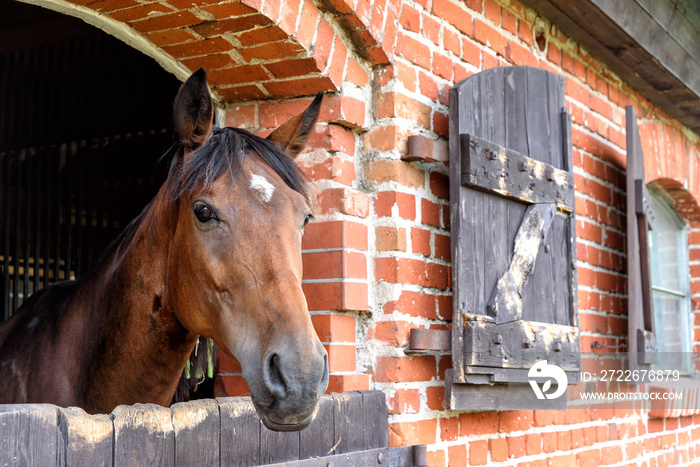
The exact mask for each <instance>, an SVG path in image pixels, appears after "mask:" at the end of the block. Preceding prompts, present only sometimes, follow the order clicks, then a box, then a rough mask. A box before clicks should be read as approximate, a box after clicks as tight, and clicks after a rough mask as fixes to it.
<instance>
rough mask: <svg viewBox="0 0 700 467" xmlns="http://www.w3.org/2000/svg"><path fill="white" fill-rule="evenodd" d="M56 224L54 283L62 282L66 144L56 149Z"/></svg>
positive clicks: (54, 235) (54, 233)
mask: <svg viewBox="0 0 700 467" xmlns="http://www.w3.org/2000/svg"><path fill="white" fill-rule="evenodd" d="M56 149H57V151H56V174H57V177H56V179H57V180H56V222H55V223H54V229H55V230H54V232H53V237H54V238H55V241H54V249H53V282H58V281H59V280H60V277H59V276H60V266H61V216H63V210H64V206H63V205H62V198H63V196H62V195H63V186H62V185H63V173H62V167H61V159H63V155H64V153H65V152H66V144H65V143H62V144H61V145H60V146H59V147H57V148H56Z"/></svg>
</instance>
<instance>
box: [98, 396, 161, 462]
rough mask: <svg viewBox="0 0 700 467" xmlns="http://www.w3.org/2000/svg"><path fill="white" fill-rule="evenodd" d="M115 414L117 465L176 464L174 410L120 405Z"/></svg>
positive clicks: (149, 406)
mask: <svg viewBox="0 0 700 467" xmlns="http://www.w3.org/2000/svg"><path fill="white" fill-rule="evenodd" d="M112 417H113V421H114V462H115V464H116V465H162V466H174V465H175V430H174V428H173V423H172V416H171V413H170V409H168V408H165V407H161V406H159V405H155V404H135V405H133V406H125V405H120V406H118V407H117V408H116V409H114V410H113V411H112Z"/></svg>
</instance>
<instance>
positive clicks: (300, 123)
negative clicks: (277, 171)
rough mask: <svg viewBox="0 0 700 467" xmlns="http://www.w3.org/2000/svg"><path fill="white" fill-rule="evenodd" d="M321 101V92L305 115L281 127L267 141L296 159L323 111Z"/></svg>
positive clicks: (302, 114)
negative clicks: (320, 112)
mask: <svg viewBox="0 0 700 467" xmlns="http://www.w3.org/2000/svg"><path fill="white" fill-rule="evenodd" d="M321 100H323V93H322V92H319V93H318V94H316V97H315V98H314V100H313V102H311V104H310V105H309V107H308V108H307V109H306V110H305V111H304V112H303V113H301V114H299V115H297V116H296V117H294V118H292V119H291V120H289V121H288V122H286V123H283V124H282V125H280V126H279V128H277V129H276V130H274V131H273V132H272V133H270V135H269V136H268V137H267V139H269V140H270V141H272V142H273V143H275V144H276V145H277V146H279V147H280V148H282V150H284V152H285V153H287V155H288V156H289V157H291V158H295V157H296V156H297V155H298V154H299V153H300V152H301V151H303V150H304V147H305V146H306V142H307V141H308V140H309V136H310V135H311V130H312V129H313V127H314V124H315V123H316V119H318V113H319V111H320V110H321Z"/></svg>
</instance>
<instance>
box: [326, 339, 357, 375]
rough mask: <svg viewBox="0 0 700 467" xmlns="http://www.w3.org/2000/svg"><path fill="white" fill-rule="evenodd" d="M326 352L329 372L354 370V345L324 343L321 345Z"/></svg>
mask: <svg viewBox="0 0 700 467" xmlns="http://www.w3.org/2000/svg"><path fill="white" fill-rule="evenodd" d="M323 347H324V348H325V349H326V352H328V371H329V372H331V373H343V372H354V371H355V345H354V344H351V345H348V344H339V345H338V344H326V345H324V346H323Z"/></svg>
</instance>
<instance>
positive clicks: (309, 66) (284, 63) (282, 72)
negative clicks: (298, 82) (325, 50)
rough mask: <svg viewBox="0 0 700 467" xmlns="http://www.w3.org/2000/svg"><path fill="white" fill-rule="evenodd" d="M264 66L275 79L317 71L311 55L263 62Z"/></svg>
mask: <svg viewBox="0 0 700 467" xmlns="http://www.w3.org/2000/svg"><path fill="white" fill-rule="evenodd" d="M264 67H265V68H266V69H267V70H268V71H269V72H270V73H271V74H272V76H274V77H275V78H277V79H282V78H293V77H297V76H304V75H309V74H313V73H319V72H320V71H321V70H319V69H318V65H317V63H316V61H315V60H314V59H313V58H311V57H303V58H293V59H288V60H281V61H278V62H273V63H265V64H264Z"/></svg>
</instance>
